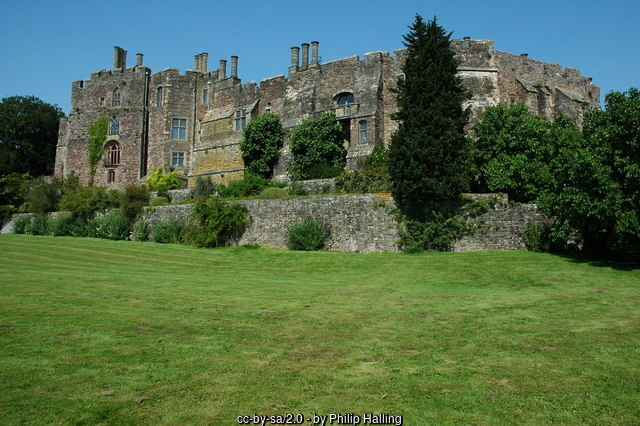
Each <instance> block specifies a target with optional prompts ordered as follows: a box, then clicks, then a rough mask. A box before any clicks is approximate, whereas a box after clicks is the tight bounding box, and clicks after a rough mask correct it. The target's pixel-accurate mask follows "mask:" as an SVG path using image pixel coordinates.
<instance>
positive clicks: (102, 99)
mask: <svg viewBox="0 0 640 426" xmlns="http://www.w3.org/2000/svg"><path fill="white" fill-rule="evenodd" d="M105 103H106V102H105V100H104V98H100V106H104V105H105Z"/></svg>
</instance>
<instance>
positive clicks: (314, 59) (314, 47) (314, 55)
mask: <svg viewBox="0 0 640 426" xmlns="http://www.w3.org/2000/svg"><path fill="white" fill-rule="evenodd" d="M318 44H320V43H319V42H317V41H312V42H311V66H312V67H317V66H319V63H318Z"/></svg>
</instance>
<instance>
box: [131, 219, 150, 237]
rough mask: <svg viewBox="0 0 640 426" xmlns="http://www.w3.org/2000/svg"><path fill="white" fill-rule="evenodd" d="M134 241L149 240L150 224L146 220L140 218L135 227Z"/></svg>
mask: <svg viewBox="0 0 640 426" xmlns="http://www.w3.org/2000/svg"><path fill="white" fill-rule="evenodd" d="M132 239H133V240H134V241H148V240H149V224H148V223H147V222H145V221H144V220H139V221H138V222H136V224H135V226H134V227H133V236H132Z"/></svg>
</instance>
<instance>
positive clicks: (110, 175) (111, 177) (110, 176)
mask: <svg viewBox="0 0 640 426" xmlns="http://www.w3.org/2000/svg"><path fill="white" fill-rule="evenodd" d="M115 181H116V171H115V170H107V182H109V183H113V182H115Z"/></svg>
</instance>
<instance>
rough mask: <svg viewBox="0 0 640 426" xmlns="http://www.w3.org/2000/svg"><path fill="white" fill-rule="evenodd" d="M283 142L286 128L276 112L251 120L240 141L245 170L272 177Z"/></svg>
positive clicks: (264, 176) (266, 177)
mask: <svg viewBox="0 0 640 426" xmlns="http://www.w3.org/2000/svg"><path fill="white" fill-rule="evenodd" d="M283 144H284V130H283V129H282V123H281V122H280V117H278V116H277V115H276V114H270V113H267V114H263V115H261V116H259V117H258V118H256V119H255V120H253V121H251V122H250V123H249V124H248V125H247V128H246V129H245V131H244V139H243V140H242V142H240V150H242V159H243V160H244V165H245V171H246V172H247V173H250V174H253V175H257V176H262V177H263V178H265V179H271V176H272V175H273V169H274V167H275V165H276V162H277V161H278V156H279V154H280V148H282V145H283Z"/></svg>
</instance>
